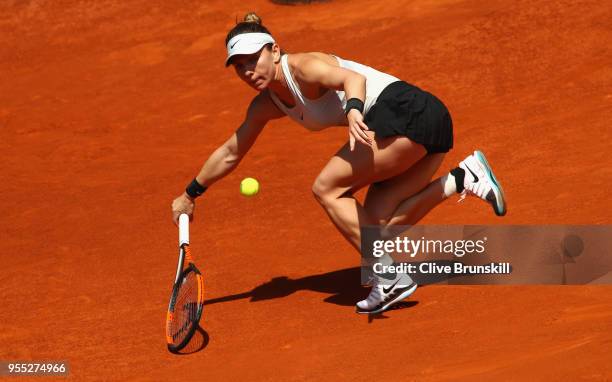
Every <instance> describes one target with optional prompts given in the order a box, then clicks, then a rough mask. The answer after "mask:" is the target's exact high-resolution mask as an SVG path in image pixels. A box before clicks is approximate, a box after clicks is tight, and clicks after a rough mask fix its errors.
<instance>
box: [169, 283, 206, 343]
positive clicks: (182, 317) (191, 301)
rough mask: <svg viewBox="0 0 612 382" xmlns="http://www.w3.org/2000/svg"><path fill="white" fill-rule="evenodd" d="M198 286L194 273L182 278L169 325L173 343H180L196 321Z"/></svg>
mask: <svg viewBox="0 0 612 382" xmlns="http://www.w3.org/2000/svg"><path fill="white" fill-rule="evenodd" d="M199 284H200V282H199V280H198V276H197V275H196V274H195V273H194V272H188V273H187V275H186V276H184V277H183V280H182V282H181V287H180V289H179V292H178V295H177V297H176V302H175V303H174V312H173V314H172V321H171V323H170V336H171V337H172V341H173V342H174V343H180V342H181V341H182V340H183V339H184V338H185V336H187V334H188V333H189V329H190V327H191V325H192V324H193V323H194V322H195V321H197V319H198V310H199V301H198V297H199V293H198V289H199V287H200V285H199Z"/></svg>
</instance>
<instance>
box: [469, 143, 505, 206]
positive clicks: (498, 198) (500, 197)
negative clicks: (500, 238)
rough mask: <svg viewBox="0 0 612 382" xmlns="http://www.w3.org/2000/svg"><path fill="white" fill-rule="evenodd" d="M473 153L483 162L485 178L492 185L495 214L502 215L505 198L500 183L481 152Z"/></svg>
mask: <svg viewBox="0 0 612 382" xmlns="http://www.w3.org/2000/svg"><path fill="white" fill-rule="evenodd" d="M474 155H475V156H476V158H477V159H478V160H479V161H480V162H482V164H484V167H485V170H486V175H487V178H488V180H489V182H490V183H491V185H492V186H493V188H492V190H493V194H494V195H495V202H494V203H493V211H495V214H496V215H497V216H504V215H505V214H506V211H507V208H506V199H505V197H504V190H503V189H502V187H501V184H499V182H498V181H497V178H496V177H495V174H493V170H491V166H490V165H489V162H488V161H487V158H486V157H485V155H484V154H483V153H482V151H478V150H477V151H475V152H474Z"/></svg>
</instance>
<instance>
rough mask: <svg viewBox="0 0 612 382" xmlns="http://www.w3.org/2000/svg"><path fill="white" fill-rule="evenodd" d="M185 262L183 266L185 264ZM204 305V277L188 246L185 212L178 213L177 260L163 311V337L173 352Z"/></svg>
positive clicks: (183, 341)
mask: <svg viewBox="0 0 612 382" xmlns="http://www.w3.org/2000/svg"><path fill="white" fill-rule="evenodd" d="M185 263H187V266H185ZM203 308H204V280H203V278H202V274H201V273H200V271H199V270H198V268H197V267H196V266H195V264H194V263H193V258H192V257H191V250H190V248H189V216H188V215H187V214H181V215H180V216H179V261H178V267H177V269H176V278H175V280H174V287H173V288H172V296H171V297H170V304H169V305H168V313H167V314H166V341H167V342H168V350H170V351H171V352H173V353H176V352H179V351H180V350H181V349H183V348H184V347H185V346H187V344H188V343H189V341H190V340H191V338H192V337H193V334H194V333H195V331H196V330H197V328H198V323H199V322H200V318H201V317H202V310H203Z"/></svg>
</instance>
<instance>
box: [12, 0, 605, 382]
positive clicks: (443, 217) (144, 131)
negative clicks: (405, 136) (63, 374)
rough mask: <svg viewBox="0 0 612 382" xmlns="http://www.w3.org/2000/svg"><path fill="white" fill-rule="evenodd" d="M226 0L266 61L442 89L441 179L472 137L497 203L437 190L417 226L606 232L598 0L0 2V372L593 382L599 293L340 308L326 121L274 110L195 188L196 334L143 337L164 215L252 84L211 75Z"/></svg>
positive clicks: (161, 251) (459, 292)
mask: <svg viewBox="0 0 612 382" xmlns="http://www.w3.org/2000/svg"><path fill="white" fill-rule="evenodd" d="M248 11H256V12H257V13H258V14H259V15H261V16H262V18H263V19H264V20H265V24H266V26H267V27H268V28H269V29H270V30H271V31H272V33H273V34H274V36H275V37H276V38H277V40H278V41H279V43H280V44H281V45H282V46H283V48H284V49H286V50H287V51H289V52H300V51H313V50H319V51H324V52H333V53H336V54H338V55H340V56H341V57H343V58H346V59H351V60H355V61H358V62H361V63H364V64H367V65H370V66H372V67H374V68H377V69H380V70H383V71H385V72H388V73H391V74H393V75H396V76H398V77H400V78H402V79H404V80H406V81H408V82H410V83H413V84H415V85H417V86H420V87H422V88H424V89H426V90H428V91H431V92H432V93H434V94H436V95H437V96H439V97H440V98H441V99H442V100H444V102H445V103H446V104H447V106H448V107H449V109H450V111H451V113H452V116H453V121H454V125H455V146H454V148H453V150H451V152H450V153H449V154H448V155H447V156H446V158H445V161H444V164H443V165H442V167H441V169H440V174H441V173H442V172H446V171H448V170H449V169H450V168H451V166H453V165H455V164H456V163H457V162H458V161H459V160H461V159H463V157H464V156H465V155H467V154H469V153H470V152H471V150H474V149H475V148H479V149H482V150H484V151H485V152H486V153H487V156H488V158H489V159H490V160H491V162H492V163H493V166H494V167H495V171H496V174H497V175H498V177H499V178H500V180H501V182H502V184H503V186H504V189H505V191H506V194H507V195H506V196H507V199H508V203H509V210H508V215H507V216H505V217H503V218H498V217H496V216H495V215H494V214H493V213H492V211H491V209H490V208H488V206H485V205H483V204H481V203H480V202H479V201H477V200H474V199H470V200H466V202H465V203H463V204H457V203H455V200H456V199H457V198H451V200H449V201H447V202H445V203H443V204H442V205H441V206H439V207H438V208H436V209H434V210H433V211H432V212H431V213H430V214H429V215H428V216H427V217H426V218H425V219H424V220H423V221H422V223H423V224H537V225H546V224H598V225H605V224H611V223H612V215H611V214H610V208H611V207H612V203H611V202H610V199H609V193H610V179H611V178H612V161H611V159H610V140H611V139H612V133H611V131H612V130H611V128H610V111H611V110H612V67H611V63H612V54H611V51H610V46H611V45H612V30H611V28H610V20H612V7H610V4H609V3H608V2H602V1H546V0H530V1H522V0H521V1H510V0H499V1H498V0H494V1H487V2H484V1H462V0H458V1H441V0H440V1H416V0H415V1H389V2H378V1H332V2H328V3H315V4H310V5H300V6H282V5H278V4H274V3H272V2H269V1H264V0H258V1H255V2H248V4H246V3H245V2H242V1H233V0H232V1H216V0H215V1H160V0H155V1H141V0H134V1H117V0H100V1H90V2H77V1H53V2H50V1H35V0H32V1H12V0H9V1H3V2H2V3H1V4H0V73H1V80H0V153H1V154H0V155H1V159H2V161H1V163H2V165H1V171H0V181H1V184H2V187H0V211H1V212H2V220H1V221H0V233H1V235H2V236H1V241H0V256H1V259H2V260H1V264H2V268H3V270H2V273H1V276H0V282H1V285H2V288H1V289H0V297H1V300H0V301H2V309H1V310H0V322H1V324H0V328H1V330H0V360H45V359H61V360H68V361H69V362H70V376H69V378H68V379H69V380H78V381H80V380H121V381H125V380H142V381H162V380H181V379H182V380H206V381H213V380H240V381H243V380H248V381H268V380H284V381H301V380H363V381H365V380H369V381H371V380H378V379H380V380H416V381H455V380H458V381H477V380H488V381H494V380H516V381H527V380H553V381H609V380H611V379H612V363H611V362H610V354H612V287H610V286H580V285H578V286H444V285H437V286H425V287H423V288H420V289H419V290H418V291H417V292H416V293H415V294H414V295H413V296H411V298H410V299H409V300H408V301H407V303H406V305H407V307H406V309H399V310H392V311H389V312H385V313H384V315H382V316H380V317H376V318H375V319H368V318H367V317H364V316H362V315H357V314H355V313H354V304H355V302H356V301H357V300H359V299H361V298H363V297H364V296H365V295H367V293H368V289H366V288H361V287H359V274H358V271H356V270H355V269H356V268H355V267H357V266H358V264H359V257H358V254H357V253H356V252H355V250H354V249H353V248H351V247H350V246H349V244H348V243H347V242H345V240H344V239H343V238H342V236H341V235H340V234H339V233H338V232H337V231H336V229H335V228H334V227H333V225H332V223H331V222H330V221H329V219H328V218H327V217H326V216H325V212H324V211H323V210H322V209H321V208H320V206H318V205H317V203H316V201H315V200H314V198H313V197H312V194H311V185H312V182H313V180H314V179H315V177H316V175H317V174H318V172H319V171H320V169H321V168H322V167H323V165H324V164H325V163H326V162H327V160H328V159H329V157H331V155H333V153H334V152H335V151H336V150H337V149H338V148H339V147H340V146H341V145H342V144H344V142H345V141H346V138H347V133H346V130H345V129H343V128H330V129H327V130H325V131H323V132H319V133H311V132H308V131H307V130H305V129H304V128H302V127H300V126H298V125H297V124H295V123H293V122H291V121H290V120H289V119H287V118H284V119H281V120H278V121H273V122H272V123H271V124H270V125H269V126H267V127H266V129H265V130H264V132H263V133H262V136H260V137H259V139H258V141H257V143H256V144H255V146H254V147H253V149H252V150H251V152H249V154H248V155H247V157H246V158H245V160H244V161H243V162H242V163H241V165H240V167H239V168H238V169H237V170H236V171H235V172H233V173H232V174H231V175H230V176H229V177H228V178H226V179H224V180H222V181H220V182H219V183H217V184H215V185H214V187H212V188H211V189H210V190H209V191H208V192H207V193H206V195H204V196H203V197H202V198H201V199H200V200H198V203H197V206H196V211H195V221H194V224H192V226H191V238H192V250H193V252H194V255H195V256H196V258H197V262H198V265H199V267H200V268H201V269H202V270H203V272H204V277H205V296H206V300H207V302H206V305H205V307H204V315H203V318H202V322H201V324H202V327H203V328H204V329H205V330H206V333H207V334H208V343H207V345H206V347H205V348H204V349H203V350H201V351H199V352H196V353H193V354H190V355H184V356H177V355H173V354H171V353H169V352H168V351H167V349H166V343H165V340H164V322H165V314H166V308H167V302H168V297H169V293H170V288H171V283H172V280H173V277H174V271H175V267H176V238H177V231H176V227H175V226H174V225H173V224H172V222H171V209H170V203H171V201H172V199H173V198H174V197H176V196H177V195H178V194H179V193H180V192H181V191H182V190H183V189H184V186H185V184H186V183H187V182H188V181H189V180H190V179H192V178H193V176H194V174H196V173H197V171H198V170H199V169H200V166H201V165H202V163H203V161H204V160H205V159H206V158H207V157H208V155H209V154H210V153H211V151H212V150H213V149H214V148H216V147H217V146H218V145H219V144H220V143H221V142H223V141H224V140H225V139H226V138H227V137H228V136H229V135H230V134H231V133H232V132H233V131H234V130H235V129H236V127H237V126H238V124H239V123H240V122H241V121H242V118H243V115H244V110H245V108H246V106H247V105H248V102H249V101H250V99H251V98H252V96H253V95H254V94H255V93H254V91H253V90H251V89H249V88H248V87H247V86H245V85H244V84H242V83H241V82H240V80H239V79H238V78H237V77H236V75H235V73H234V72H233V70H232V69H231V68H229V69H226V68H225V67H224V65H223V62H224V59H225V55H226V53H225V46H224V38H225V34H226V33H227V31H228V30H229V29H230V28H231V27H232V26H233V25H234V23H235V19H236V17H238V18H240V17H242V16H243V15H244V14H245V13H246V12H248ZM438 175H439V174H438ZM248 176H252V177H255V178H257V179H258V180H259V182H260V183H261V191H260V193H259V194H258V195H257V196H256V197H252V198H246V197H244V196H242V195H240V193H239V191H238V189H239V182H240V180H241V179H243V178H245V177H248ZM362 196H363V192H361V193H360V194H358V197H362ZM55 379H57V380H60V379H61V378H53V377H50V378H49V380H55ZM45 380H47V379H45Z"/></svg>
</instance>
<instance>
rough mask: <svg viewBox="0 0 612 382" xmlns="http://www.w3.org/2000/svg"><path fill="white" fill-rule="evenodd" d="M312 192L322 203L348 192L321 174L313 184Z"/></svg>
mask: <svg viewBox="0 0 612 382" xmlns="http://www.w3.org/2000/svg"><path fill="white" fill-rule="evenodd" d="M312 194H313V195H314V197H315V199H316V200H317V201H318V202H319V203H320V204H322V205H326V204H329V203H331V202H333V201H334V200H336V199H338V198H340V197H342V196H344V195H345V194H347V191H345V190H343V189H342V188H340V187H337V186H335V185H334V184H333V182H331V181H329V180H328V179H325V178H324V177H322V176H319V177H317V179H316V180H315V181H314V183H313V185H312Z"/></svg>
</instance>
